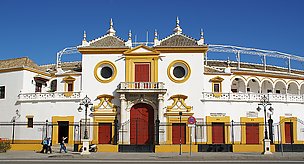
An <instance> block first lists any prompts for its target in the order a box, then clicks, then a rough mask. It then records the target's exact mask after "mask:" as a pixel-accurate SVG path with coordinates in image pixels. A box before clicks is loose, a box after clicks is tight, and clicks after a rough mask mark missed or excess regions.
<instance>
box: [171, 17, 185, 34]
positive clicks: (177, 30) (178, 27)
mask: <svg viewBox="0 0 304 164" xmlns="http://www.w3.org/2000/svg"><path fill="white" fill-rule="evenodd" d="M182 31H183V30H182V28H181V27H180V26H179V19H178V17H176V27H175V28H174V30H173V32H174V33H176V34H181V33H182Z"/></svg>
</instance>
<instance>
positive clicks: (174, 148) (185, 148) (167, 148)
mask: <svg viewBox="0 0 304 164" xmlns="http://www.w3.org/2000/svg"><path fill="white" fill-rule="evenodd" d="M179 149H180V147H179V145H155V153H165V152H166V153H167V152H179ZM191 150H192V152H197V150H198V145H191ZM182 152H183V153H188V152H190V145H188V144H187V145H182Z"/></svg>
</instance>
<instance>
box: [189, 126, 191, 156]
mask: <svg viewBox="0 0 304 164" xmlns="http://www.w3.org/2000/svg"><path fill="white" fill-rule="evenodd" d="M189 128H190V156H191V155H192V154H191V152H192V149H191V145H192V127H189Z"/></svg>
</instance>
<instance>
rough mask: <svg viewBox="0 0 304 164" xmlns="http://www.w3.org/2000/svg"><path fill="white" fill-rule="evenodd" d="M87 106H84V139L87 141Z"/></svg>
mask: <svg viewBox="0 0 304 164" xmlns="http://www.w3.org/2000/svg"><path fill="white" fill-rule="evenodd" d="M88 106H89V105H88V104H85V116H84V117H85V120H84V121H85V122H84V139H89V137H88V127H87V114H88Z"/></svg>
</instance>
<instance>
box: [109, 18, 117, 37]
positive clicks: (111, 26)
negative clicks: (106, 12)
mask: <svg viewBox="0 0 304 164" xmlns="http://www.w3.org/2000/svg"><path fill="white" fill-rule="evenodd" d="M115 33H116V31H115V30H114V27H113V20H112V18H111V19H110V28H109V30H108V31H107V34H109V35H110V36H113V35H115Z"/></svg>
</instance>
